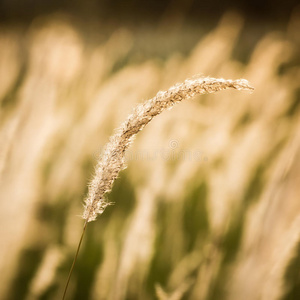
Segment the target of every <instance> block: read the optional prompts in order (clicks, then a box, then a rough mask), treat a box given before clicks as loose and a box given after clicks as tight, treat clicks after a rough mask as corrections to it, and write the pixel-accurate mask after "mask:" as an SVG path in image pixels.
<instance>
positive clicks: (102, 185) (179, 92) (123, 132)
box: [83, 77, 253, 222]
mask: <svg viewBox="0 0 300 300" xmlns="http://www.w3.org/2000/svg"><path fill="white" fill-rule="evenodd" d="M230 88H232V89H236V90H246V91H251V90H253V88H252V87H251V86H250V85H249V83H248V81H247V80H244V79H239V80H225V79H216V78H209V77H205V78H196V79H188V80H186V81H184V82H183V83H180V84H177V85H175V86H173V87H171V88H170V89H169V90H167V91H164V92H159V93H158V94H157V95H156V96H155V97H154V98H152V99H150V100H148V101H146V102H144V103H143V104H141V105H139V106H137V107H136V108H135V110H134V111H133V113H132V114H131V115H130V116H129V117H128V119H127V120H126V121H125V122H124V123H123V125H122V126H121V128H120V129H119V131H118V132H117V133H116V134H115V135H114V136H112V137H111V139H110V142H109V143H108V144H107V146H106V148H105V151H104V154H103V156H102V158H101V159H100V160H99V162H98V164H97V166H96V171H95V176H94V178H93V180H92V181H91V183H90V186H89V192H88V196H87V198H86V200H85V207H84V213H83V218H84V219H85V220H87V222H91V221H94V220H96V218H97V215H98V214H102V213H103V211H104V209H105V208H106V207H107V206H108V205H110V203H109V202H107V201H106V200H105V199H104V195H105V194H106V193H107V192H109V191H110V190H111V188H112V185H113V182H114V181H115V179H116V178H117V176H118V174H119V172H120V171H121V170H123V169H124V168H125V151H126V149H127V148H128V147H129V146H130V145H131V143H132V141H133V139H134V137H135V136H136V134H137V133H138V132H139V131H140V130H142V129H143V128H144V127H145V126H146V125H147V124H148V123H149V122H150V121H151V120H152V118H153V117H155V116H157V115H159V114H160V113H161V112H163V111H164V110H166V109H169V108H172V106H173V105H174V104H176V103H178V102H180V101H182V100H186V99H189V98H191V97H193V96H195V95H202V94H209V93H214V92H218V91H222V90H226V89H230Z"/></svg>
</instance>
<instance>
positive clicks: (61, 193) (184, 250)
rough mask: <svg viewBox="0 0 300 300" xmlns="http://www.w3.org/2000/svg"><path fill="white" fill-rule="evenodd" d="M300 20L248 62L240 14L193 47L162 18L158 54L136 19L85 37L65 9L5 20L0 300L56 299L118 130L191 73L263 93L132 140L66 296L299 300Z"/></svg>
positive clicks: (158, 123) (182, 116)
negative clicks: (24, 22)
mask: <svg viewBox="0 0 300 300" xmlns="http://www.w3.org/2000/svg"><path fill="white" fill-rule="evenodd" d="M299 19H300V18H299V14H298V15H297V14H296V13H295V14H294V16H293V17H292V18H291V20H290V22H289V24H288V25H287V26H286V30H284V31H281V32H274V31H269V32H267V33H266V34H265V35H264V36H263V37H261V38H259V39H258V40H257V41H256V42H255V44H253V45H252V47H251V49H249V50H248V51H247V53H246V55H244V54H243V55H244V56H245V57H246V58H245V59H244V60H243V61H242V60H239V59H238V58H237V57H236V53H237V50H236V49H237V47H238V45H239V44H240V36H241V33H242V30H243V18H242V17H241V16H239V15H236V14H234V13H228V14H226V15H224V16H223V18H222V19H221V20H220V22H219V24H218V25H217V26H216V27H215V28H214V29H212V30H210V31H209V32H207V33H205V34H203V33H201V34H199V35H197V34H196V33H194V39H195V42H194V43H191V44H193V45H194V46H193V47H192V48H191V49H188V51H185V52H184V53H183V52H181V51H180V50H178V49H176V47H174V46H172V44H169V45H168V44H167V41H168V38H169V39H170V37H168V34H167V30H168V29H165V30H166V31H165V33H162V32H160V30H161V31H163V30H164V29H163V28H162V27H160V28H158V29H157V32H156V33H155V34H156V35H157V36H158V38H157V44H156V45H153V48H155V49H158V48H159V47H160V46H161V47H162V48H166V49H168V50H167V53H163V54H162V55H160V56H159V55H153V54H152V55H151V51H149V53H150V54H149V53H148V54H147V55H143V53H141V50H140V49H139V44H138V38H137V36H136V35H135V33H134V32H132V31H131V30H129V29H124V28H120V29H116V30H114V32H112V33H111V35H110V36H108V37H107V38H105V39H103V40H102V41H101V42H100V41H99V42H93V43H91V42H90V41H87V39H88V38H87V37H86V36H84V34H83V33H82V32H80V31H79V30H78V28H77V27H76V26H73V25H71V23H70V22H68V21H67V20H66V19H64V18H62V17H57V18H56V17H52V18H44V19H43V18H41V19H39V20H37V21H36V22H34V23H33V25H32V26H31V27H30V28H28V29H27V30H24V31H21V30H18V29H16V28H10V27H8V28H2V29H0V78H1V85H0V105H1V110H0V143H1V144H0V145H1V146H0V230H1V246H0V272H1V273H0V274H1V284H0V299H5V300H6V299H7V300H14V299H16V300H19V299H26V300H33V299H43V300H46V299H49V300H50V299H61V297H62V293H63V289H64V285H65V282H66V279H67V276H68V271H69V269H70V266H71V263H72V259H73V257H74V253H75V250H76V247H77V244H78V241H79V238H80V235H81V231H82V227H83V223H84V222H83V220H82V218H81V217H80V216H81V215H82V213H83V201H84V198H85V195H86V193H87V184H88V182H89V181H90V179H91V178H92V175H93V172H94V167H95V166H96V163H97V159H98V157H99V155H101V150H102V149H103V147H104V145H105V144H106V143H107V142H108V139H109V136H111V135H112V134H113V133H114V132H115V128H118V127H119V126H120V124H121V123H122V122H123V121H124V120H125V119H126V117H127V115H128V114H129V113H130V112H131V111H132V108H133V107H134V106H135V105H136V104H137V103H140V102H142V101H143V100H146V99H149V98H151V97H153V96H154V95H155V94H156V93H157V92H158V91H160V90H165V89H168V88H169V87H170V86H172V85H173V84H175V83H176V82H181V81H183V80H185V79H186V78H192V77H193V76H195V75H196V74H200V75H201V74H203V75H205V76H213V77H216V78H228V79H238V78H245V79H247V80H249V82H250V83H251V85H252V86H254V87H255V91H254V92H253V93H252V94H250V93H247V92H240V91H231V90H228V91H222V92H218V93H215V94H211V95H204V96H200V97H196V98H194V99H192V100H188V101H185V102H184V103H181V104H178V105H176V107H174V108H173V109H172V110H171V111H167V112H164V113H162V115H160V116H158V117H157V118H155V119H153V121H152V122H151V123H150V124H149V125H148V126H147V127H146V128H145V129H144V130H143V131H142V132H141V133H140V134H139V135H138V136H137V138H136V140H135V142H134V144H133V146H132V147H131V148H130V149H129V151H128V152H127V154H126V160H127V166H128V168H127V169H126V170H125V171H122V172H121V173H120V176H119V178H118V179H117V181H116V182H115V184H114V186H113V190H112V192H111V193H110V194H108V195H107V199H108V201H110V202H114V203H115V204H114V205H113V206H110V207H108V208H107V209H106V210H105V212H104V213H103V214H102V215H101V216H99V217H98V219H97V220H96V221H95V222H91V223H89V225H88V227H87V232H86V236H85V238H84V241H83V246H82V249H81V252H80V254H79V258H78V261H77V263H76V266H75V269H74V273H73V275H72V279H71V282H70V286H69V290H68V294H67V299H76V300H82V299H93V300H96V299H97V300H99V299H109V300H115V299H116V300H123V299H124V300H125V299H126V300H127V299H128V300H129V299H131V300H135V299H143V300H148V299H159V300H179V299H192V300H202V299H209V300H217V299H230V300H241V299H243V300H273V299H274V300H275V299H278V300H279V299H280V300H292V299H295V300H296V299H300V273H299V272H300V271H299V270H300V198H299V195H300V118H299V115H300V106H299V104H300V99H299V91H300V63H299V62H300V61H299V57H300V55H299V49H300V40H299V30H300V23H299ZM161 26H163V25H161ZM99 30H100V29H99ZM195 32H196V31H195ZM140 34H141V35H142V37H140V40H143V38H144V39H145V45H146V46H145V47H148V49H151V47H152V46H151V41H152V39H150V38H149V36H148V35H147V32H146V31H145V32H142V31H141V32H140ZM172 38H174V37H172ZM177 38H178V39H179V38H180V36H178V37H177ZM164 39H166V40H164ZM175 44H176V43H175ZM175 44H174V45H175ZM179 44H180V43H179ZM243 55H242V54H240V56H243Z"/></svg>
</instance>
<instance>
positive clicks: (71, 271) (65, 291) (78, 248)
mask: <svg viewBox="0 0 300 300" xmlns="http://www.w3.org/2000/svg"><path fill="white" fill-rule="evenodd" d="M87 223H88V222H87V220H86V221H85V222H84V226H83V230H82V234H81V238H80V241H79V243H78V247H77V251H76V254H75V257H74V260H73V263H72V267H71V269H70V272H69V275H68V280H67V283H66V286H65V290H64V294H63V297H62V300H64V299H65V297H66V294H67V289H68V286H69V282H70V279H71V276H72V273H73V269H74V266H75V263H76V260H77V257H78V253H79V250H80V246H81V243H82V240H83V236H84V233H85V230H86V226H87Z"/></svg>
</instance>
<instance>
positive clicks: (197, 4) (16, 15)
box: [0, 0, 299, 23]
mask: <svg viewBox="0 0 300 300" xmlns="http://www.w3.org/2000/svg"><path fill="white" fill-rule="evenodd" d="M298 3H299V1H297V0H285V1H282V0H272V1H271V0H266V1H261V0H252V1H249V0H228V1H220V0H214V1H213V0H204V1H197V0H159V1H158V0H142V1H141V0H127V1H124V0H86V1H82V0H72V1H71V0H43V1H41V0H0V20H1V23H6V22H13V23H14V22H17V23H27V22H31V21H32V20H33V19H34V18H35V17H36V16H39V15H43V14H48V13H53V12H57V11H59V12H63V13H67V14H69V15H71V16H74V17H76V18H80V19H82V20H86V21H89V20H90V19H93V18H102V19H104V20H105V19H109V20H111V19H113V20H115V21H126V20H130V22H141V21H142V22H146V21H150V22H153V21H159V20H160V19H161V18H162V17H163V16H164V14H165V13H166V12H167V11H168V13H169V12H170V11H171V12H172V13H173V14H176V13H182V11H184V12H185V14H184V15H185V16H186V18H188V19H189V21H199V18H204V19H219V17H220V16H221V15H222V14H223V13H224V12H225V11H227V10H228V9H235V10H238V11H239V12H240V13H241V14H243V15H244V16H246V17H247V19H251V20H260V21H267V20H269V21H272V22H276V23H277V22H286V21H287V20H288V19H289V18H290V14H291V12H292V11H293V9H294V8H295V6H296V5H297V4H298Z"/></svg>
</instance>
